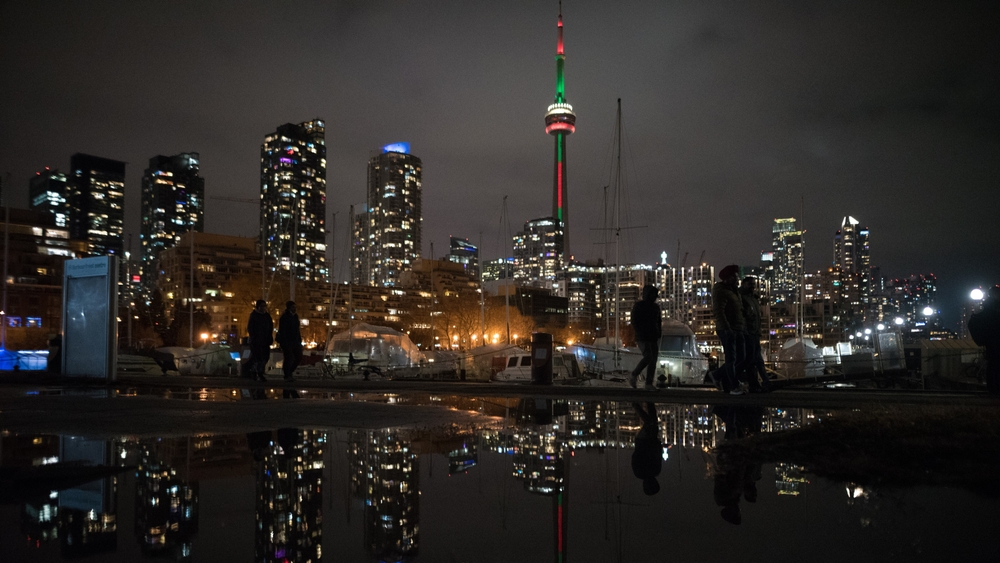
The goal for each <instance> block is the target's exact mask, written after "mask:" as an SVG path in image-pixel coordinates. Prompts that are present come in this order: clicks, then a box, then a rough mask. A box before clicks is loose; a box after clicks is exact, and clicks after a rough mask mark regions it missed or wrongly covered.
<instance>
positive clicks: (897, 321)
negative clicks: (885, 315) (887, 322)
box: [892, 317, 903, 325]
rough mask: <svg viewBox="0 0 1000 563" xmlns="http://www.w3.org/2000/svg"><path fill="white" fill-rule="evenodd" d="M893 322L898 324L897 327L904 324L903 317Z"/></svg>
mask: <svg viewBox="0 0 1000 563" xmlns="http://www.w3.org/2000/svg"><path fill="white" fill-rule="evenodd" d="M892 322H894V323H896V324H897V325H901V324H903V317H896V318H895V319H893V321H892Z"/></svg>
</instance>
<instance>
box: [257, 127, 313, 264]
mask: <svg viewBox="0 0 1000 563" xmlns="http://www.w3.org/2000/svg"><path fill="white" fill-rule="evenodd" d="M325 139H326V126H325V124H324V123H323V120H322V119H313V120H312V121H306V122H303V123H299V124H293V123H286V124H284V125H282V126H280V127H278V129H277V131H275V132H274V133H271V134H270V135H267V136H266V137H264V144H262V145H261V146H260V232H261V239H262V240H263V241H264V244H265V250H266V253H267V257H268V262H269V264H270V265H271V267H274V268H279V269H281V270H286V271H293V272H294V275H295V277H296V278H297V279H300V280H325V279H327V278H326V276H327V266H326V230H325V228H326V140H325Z"/></svg>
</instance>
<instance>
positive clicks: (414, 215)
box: [351, 143, 423, 286]
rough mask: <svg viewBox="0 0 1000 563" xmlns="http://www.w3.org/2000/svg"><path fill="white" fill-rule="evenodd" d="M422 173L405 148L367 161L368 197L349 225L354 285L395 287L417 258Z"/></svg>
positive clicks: (389, 147)
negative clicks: (352, 231) (352, 223)
mask: <svg viewBox="0 0 1000 563" xmlns="http://www.w3.org/2000/svg"><path fill="white" fill-rule="evenodd" d="M422 168H423V164H422V163H421V162H420V159H419V158H417V157H416V156H414V155H412V154H410V145H409V144H408V143H396V144H392V145H386V146H385V147H382V153H381V154H379V155H378V156H376V157H373V158H372V159H371V160H369V161H368V198H367V202H366V206H365V210H364V211H363V212H361V213H359V214H358V215H357V216H356V217H355V221H354V226H353V229H354V241H353V244H352V252H351V261H352V270H353V278H354V282H355V283H360V284H363V285H381V286H398V285H399V280H400V274H401V273H402V272H403V271H404V270H407V269H409V268H410V265H411V264H413V262H414V261H415V260H416V259H417V258H420V244H421V226H422V224H423V213H422V211H421V194H422V190H423V188H422V184H421V176H422V172H421V170H422Z"/></svg>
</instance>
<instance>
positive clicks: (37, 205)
mask: <svg viewBox="0 0 1000 563" xmlns="http://www.w3.org/2000/svg"><path fill="white" fill-rule="evenodd" d="M28 202H29V204H30V205H29V207H30V209H31V210H32V211H46V212H48V213H51V214H52V215H54V216H55V220H56V226H57V227H68V226H69V220H70V219H69V184H68V183H67V182H66V175H65V174H63V173H61V172H59V171H58V170H53V169H51V168H49V167H48V166H46V167H45V170H41V171H39V172H35V175H34V176H33V177H32V178H31V180H29V181H28Z"/></svg>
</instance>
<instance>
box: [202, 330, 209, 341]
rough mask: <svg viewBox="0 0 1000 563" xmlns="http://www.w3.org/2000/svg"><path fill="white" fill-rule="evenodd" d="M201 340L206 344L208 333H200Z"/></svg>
mask: <svg viewBox="0 0 1000 563" xmlns="http://www.w3.org/2000/svg"><path fill="white" fill-rule="evenodd" d="M201 339H202V340H203V341H205V342H207V341H208V333H207V332H203V333H201Z"/></svg>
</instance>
